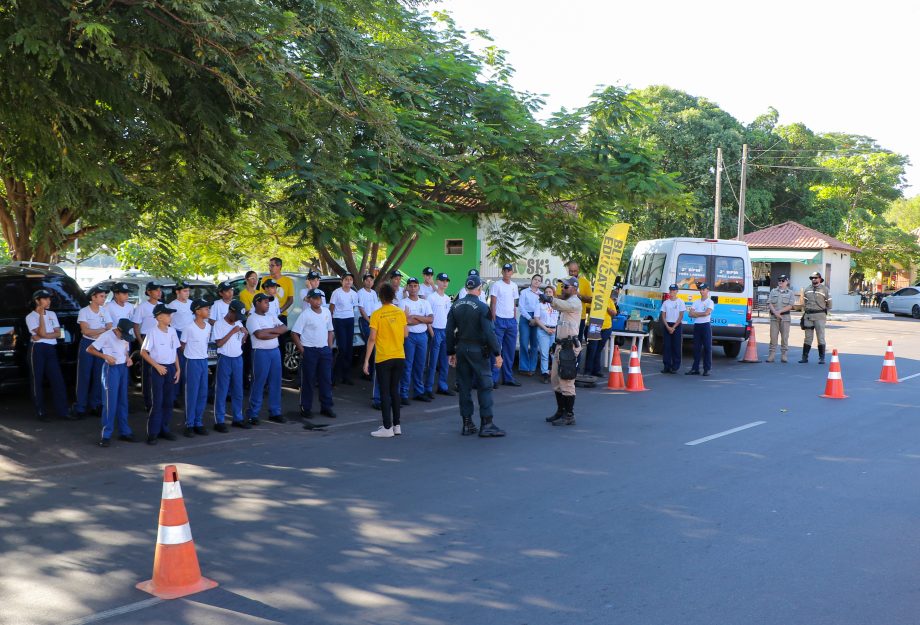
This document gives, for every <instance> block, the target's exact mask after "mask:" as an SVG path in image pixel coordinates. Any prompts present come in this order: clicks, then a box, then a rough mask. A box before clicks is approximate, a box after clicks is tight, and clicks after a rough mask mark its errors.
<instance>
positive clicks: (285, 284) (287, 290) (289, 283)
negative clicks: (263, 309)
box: [240, 275, 296, 310]
mask: <svg viewBox="0 0 920 625" xmlns="http://www.w3.org/2000/svg"><path fill="white" fill-rule="evenodd" d="M269 278H271V276H270V275H268V276H262V279H261V280H260V281H259V290H258V291H256V292H257V293H262V292H263V291H262V282H265V281H266V280H268V279H269ZM272 279H273V280H274V281H275V282H277V283H278V291H277V292H276V293H275V295H277V296H278V308H281V307H282V306H284V302H285V301H287V298H288V297H296V294H295V293H294V281H293V280H292V279H291V278H290V277H288V276H284V275H282V276H281V277H279V278H272ZM243 290H245V288H244V289H243ZM251 299H252V298H250V300H251ZM240 301H242V302H243V303H244V304H246V302H245V301H244V300H243V294H242V293H240ZM250 306H252V302H251V301H250V303H249V304H246V310H249V307H250ZM292 306H293V304H292Z"/></svg>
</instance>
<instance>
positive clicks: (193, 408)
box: [180, 299, 211, 438]
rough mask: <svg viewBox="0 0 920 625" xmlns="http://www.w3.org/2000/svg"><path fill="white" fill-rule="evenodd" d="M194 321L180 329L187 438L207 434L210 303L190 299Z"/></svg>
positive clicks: (185, 433) (185, 434)
mask: <svg viewBox="0 0 920 625" xmlns="http://www.w3.org/2000/svg"><path fill="white" fill-rule="evenodd" d="M192 313H193V314H194V315H195V319H194V321H192V322H191V323H190V324H188V325H187V326H185V329H184V330H183V332H182V338H181V339H180V340H181V342H182V356H183V359H182V360H183V362H184V363H185V432H184V433H183V434H184V436H186V437H188V438H191V437H193V436H195V435H196V434H198V435H199V436H205V435H207V433H208V431H207V430H206V429H205V428H204V411H205V408H207V406H208V343H210V342H211V324H210V323H208V318H209V317H210V315H211V302H209V301H207V300H203V299H196V300H195V301H193V302H192Z"/></svg>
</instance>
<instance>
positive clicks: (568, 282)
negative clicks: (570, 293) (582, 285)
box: [560, 277, 578, 287]
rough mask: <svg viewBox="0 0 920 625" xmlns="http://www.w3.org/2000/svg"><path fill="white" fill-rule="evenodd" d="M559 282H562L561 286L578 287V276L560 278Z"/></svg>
mask: <svg viewBox="0 0 920 625" xmlns="http://www.w3.org/2000/svg"><path fill="white" fill-rule="evenodd" d="M560 282H562V284H563V286H574V287H578V278H575V277H571V278H566V279H565V280H560Z"/></svg>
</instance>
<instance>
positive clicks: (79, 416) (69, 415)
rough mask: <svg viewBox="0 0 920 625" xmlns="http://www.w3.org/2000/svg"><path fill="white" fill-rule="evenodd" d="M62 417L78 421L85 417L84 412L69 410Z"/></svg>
mask: <svg viewBox="0 0 920 625" xmlns="http://www.w3.org/2000/svg"><path fill="white" fill-rule="evenodd" d="M64 418H65V419H67V420H68V421H79V420H80V419H84V418H86V413H85V412H77V411H75V410H71V411H70V412H68V413H67V414H65V415H64Z"/></svg>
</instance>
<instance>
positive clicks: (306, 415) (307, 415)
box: [300, 406, 313, 419]
mask: <svg viewBox="0 0 920 625" xmlns="http://www.w3.org/2000/svg"><path fill="white" fill-rule="evenodd" d="M300 418H301V419H312V418H313V411H312V410H304V409H303V406H301V407H300Z"/></svg>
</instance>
